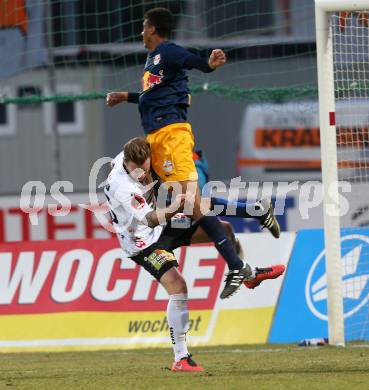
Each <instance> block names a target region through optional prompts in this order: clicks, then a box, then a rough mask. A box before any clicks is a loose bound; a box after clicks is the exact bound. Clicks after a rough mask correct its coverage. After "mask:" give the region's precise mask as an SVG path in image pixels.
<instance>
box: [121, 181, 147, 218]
mask: <svg viewBox="0 0 369 390" xmlns="http://www.w3.org/2000/svg"><path fill="white" fill-rule="evenodd" d="M114 200H115V201H117V202H119V203H120V204H121V205H122V206H123V207H124V208H125V210H126V211H127V212H128V213H129V214H131V215H133V216H134V217H135V218H136V219H137V220H138V221H140V222H142V221H143V220H144V218H145V216H146V214H148V213H149V212H151V211H153V208H152V207H150V206H149V205H148V203H147V202H146V200H145V198H144V197H143V196H142V194H139V193H137V192H130V191H127V190H125V189H124V190H123V189H122V188H118V190H117V191H116V192H115V194H114Z"/></svg>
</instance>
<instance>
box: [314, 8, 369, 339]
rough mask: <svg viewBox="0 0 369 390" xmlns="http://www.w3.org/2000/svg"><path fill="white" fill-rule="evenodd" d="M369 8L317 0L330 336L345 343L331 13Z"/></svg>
mask: <svg viewBox="0 0 369 390" xmlns="http://www.w3.org/2000/svg"><path fill="white" fill-rule="evenodd" d="M368 10H369V0H315V20H316V43H317V67H318V89H319V120H320V139H321V159H322V179H323V189H324V237H325V249H326V275H327V304H328V337H329V343H330V344H332V345H340V346H344V345H345V332H344V308H343V283H342V263H341V246H340V242H341V238H340V217H339V214H338V212H337V211H338V209H339V194H338V160H337V135H336V111H335V79H334V64H333V62H334V53H333V38H332V35H333V33H334V32H333V27H332V23H331V21H332V14H334V13H336V14H337V13H338V12H342V11H345V12H347V13H349V12H363V11H368Z"/></svg>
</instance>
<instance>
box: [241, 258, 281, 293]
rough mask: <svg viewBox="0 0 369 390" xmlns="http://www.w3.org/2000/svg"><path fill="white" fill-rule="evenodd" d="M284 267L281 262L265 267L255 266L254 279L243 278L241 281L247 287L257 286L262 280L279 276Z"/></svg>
mask: <svg viewBox="0 0 369 390" xmlns="http://www.w3.org/2000/svg"><path fill="white" fill-rule="evenodd" d="M285 269H286V267H285V266H284V265H283V264H277V265H271V266H270V267H266V268H258V267H256V276H255V278H254V279H251V280H245V281H244V282H243V283H244V285H245V286H246V287H247V288H255V287H257V286H258V285H259V284H260V283H261V282H262V281H263V280H267V279H276V278H278V277H279V276H281V275H282V274H283V273H284V271H285Z"/></svg>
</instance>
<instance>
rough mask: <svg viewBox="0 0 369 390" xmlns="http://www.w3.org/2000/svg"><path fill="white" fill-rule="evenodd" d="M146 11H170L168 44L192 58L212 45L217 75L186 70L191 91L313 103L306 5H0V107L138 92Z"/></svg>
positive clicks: (209, 1) (274, 1)
mask: <svg viewBox="0 0 369 390" xmlns="http://www.w3.org/2000/svg"><path fill="white" fill-rule="evenodd" d="M153 7H167V8H169V9H170V10H171V11H172V13H173V15H174V20H175V28H174V31H173V35H172V38H173V39H174V40H175V41H176V42H178V43H180V44H182V45H183V46H185V47H187V48H188V49H189V50H191V51H194V52H195V53H197V54H200V55H202V56H208V55H209V53H210V49H212V48H216V47H221V48H222V49H224V50H225V51H226V53H227V56H228V59H229V63H228V65H227V67H224V69H222V70H220V71H219V72H216V73H215V74H212V75H211V76H208V75H204V74H201V73H200V72H192V74H191V87H192V92H193V93H199V92H207V93H209V92H211V93H215V94H218V95H223V96H224V95H226V96H227V97H235V98H241V99H244V100H249V101H270V100H288V99H291V98H293V97H294V95H297V96H298V97H301V96H302V97H304V96H310V97H311V96H316V88H315V87H316V86H315V77H314V76H313V75H314V73H315V66H316V65H315V59H314V56H313V54H314V52H315V47H314V46H315V45H314V8H313V4H312V2H311V1H310V0H302V1H301V0H300V1H297V0H292V1H281V0H263V1H259V0H247V1H240V0H235V1H233V0H232V1H226V0H196V1H194V0H180V1H177V0H176V1H174V0H169V1H159V0H157V1H155V0H150V1H149V0H141V1H127V0H106V1H99V0H63V1H61V0H59V1H54V0H53V1H51V0H9V1H5V2H4V1H2V2H0V38H1V39H0V54H1V55H0V88H1V91H0V92H1V93H0V95H2V97H3V102H5V103H7V102H15V103H24V102H28V100H27V96H28V97H29V96H30V95H31V96H35V95H36V97H37V95H39V96H41V97H42V96H44V98H46V97H50V96H51V97H52V96H53V95H64V98H63V99H61V101H66V100H68V99H69V100H73V99H99V98H100V99H103V98H104V94H105V92H106V91H107V90H114V89H122V88H124V89H130V90H138V89H140V79H141V75H142V68H143V65H144V63H145V58H146V54H147V52H146V51H145V48H144V47H143V44H142V38H141V35H140V33H141V31H142V22H143V15H144V13H145V11H147V10H149V9H150V8H153ZM300 15H303V17H301V16H300ZM5 53H6V55H5ZM22 75H23V77H22ZM53 79H54V80H55V82H54V83H52V82H51V81H52V80H53ZM30 80H32V82H30ZM26 81H27V82H26ZM14 84H20V87H23V89H22V88H21V89H19V90H14V88H13V89H12V88H11V85H13V86H14ZM24 87H26V88H24ZM31 87H33V88H31ZM274 88H277V90H276V89H274ZM245 90H247V91H245ZM22 98H23V99H22ZM36 100H37V99H36ZM46 100H47V99H46ZM29 101H30V102H32V99H31V100H30V99H29Z"/></svg>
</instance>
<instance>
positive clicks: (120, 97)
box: [106, 92, 128, 107]
mask: <svg viewBox="0 0 369 390" xmlns="http://www.w3.org/2000/svg"><path fill="white" fill-rule="evenodd" d="M127 99H128V92H109V93H107V94H106V104H107V105H108V106H109V107H114V106H116V105H117V104H119V103H122V102H126V101H127Z"/></svg>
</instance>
